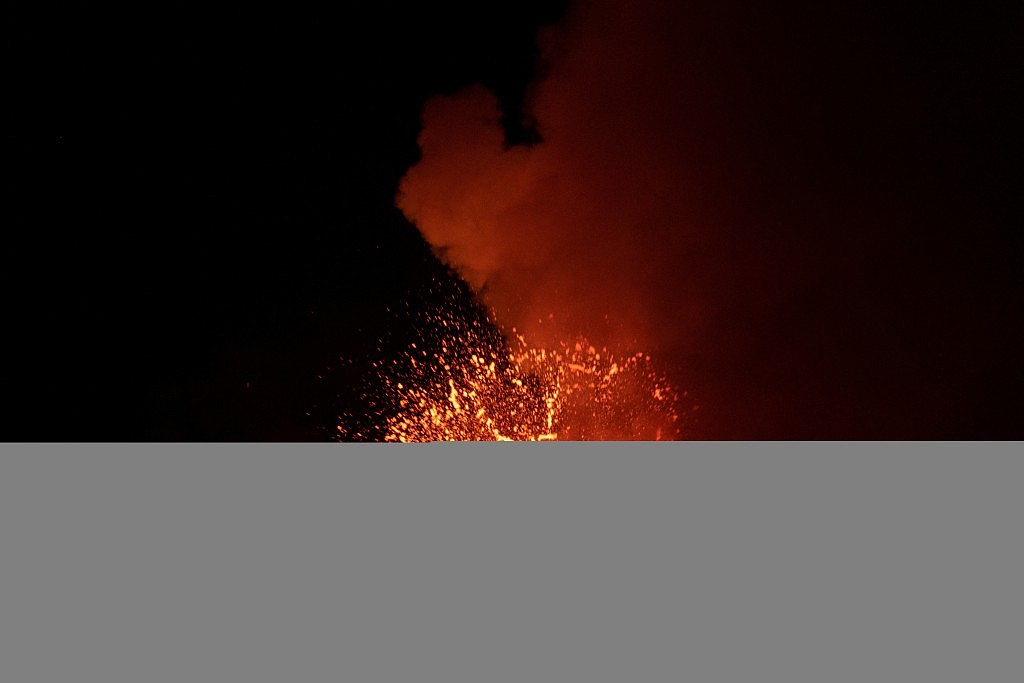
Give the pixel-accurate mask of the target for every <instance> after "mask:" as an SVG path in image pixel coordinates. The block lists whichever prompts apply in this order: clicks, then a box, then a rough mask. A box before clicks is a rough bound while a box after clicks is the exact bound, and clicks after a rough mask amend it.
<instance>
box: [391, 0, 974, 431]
mask: <svg viewBox="0 0 1024 683" xmlns="http://www.w3.org/2000/svg"><path fill="white" fill-rule="evenodd" d="M815 12H816V10H815V9H813V8H810V7H809V8H803V9H802V11H799V12H792V13H791V14H790V15H786V14H784V13H781V12H777V11H775V10H770V9H768V8H763V9H756V10H751V9H746V10H744V11H743V12H739V11H738V10H736V9H734V8H733V7H732V6H731V5H730V4H728V3H725V4H722V3H708V5H707V7H700V6H693V5H689V6H688V7H687V8H679V7H678V3H673V2H658V1H652V0H640V1H639V2H629V3H626V2H619V3H609V2H587V3H580V4H578V5H577V6H576V7H575V8H574V9H573V10H572V11H571V13H570V15H569V17H568V18H567V19H566V20H565V21H564V22H563V24H561V25H560V26H559V27H557V28H553V29H548V30H546V31H544V32H543V33H542V34H541V36H540V40H539V42H540V45H541V48H542V55H543V64H544V74H545V75H544V77H543V78H541V79H540V80H539V81H538V82H537V83H535V84H534V87H533V89H532V91H531V93H530V95H529V98H528V101H527V103H526V104H527V107H526V108H527V110H528V111H529V112H530V113H531V114H532V116H533V117H534V119H535V120H536V122H537V125H538V129H539V132H540V134H541V136H542V138H543V141H542V142H541V143H539V144H537V145H535V146H533V147H507V146H506V145H505V144H504V136H503V131H502V128H501V126H500V125H499V108H498V103H497V101H496V100H495V98H494V97H493V96H492V95H491V94H490V93H489V92H487V91H486V90H484V89H483V88H471V89H469V90H467V91H464V92H462V93H459V94H457V95H454V96H445V97H437V98H434V99H432V100H431V101H430V102H429V103H428V104H427V106H426V107H425V110H424V113H423V132H422V135H421V138H420V145H421V149H422V158H421V161H420V162H419V163H417V164H416V165H415V166H414V167H413V168H411V169H410V170H409V172H408V174H407V175H406V177H405V178H404V180H403V182H402V184H401V188H400V192H399V196H398V205H399V207H400V208H401V209H402V211H403V212H404V213H405V214H406V216H408V218H409V219H410V220H412V221H413V222H414V223H415V224H416V225H417V226H418V227H419V228H420V230H421V231H422V233H423V235H424V236H425V238H426V239H427V240H428V241H429V242H430V244H432V245H433V246H434V247H436V248H437V250H438V253H439V254H440V255H441V256H442V258H444V259H445V260H446V261H448V262H449V263H450V264H452V265H453V266H454V267H456V269H457V270H458V271H459V272H460V273H461V274H462V275H463V277H465V278H466V279H467V281H469V282H470V283H471V284H472V285H473V286H475V287H476V288H477V289H478V291H479V292H480V293H481V296H482V298H483V300H484V301H485V302H487V303H488V304H490V305H491V306H493V307H494V309H495V311H496V313H497V316H498V320H499V322H501V323H502V324H503V325H505V326H506V327H510V328H511V327H516V328H518V329H519V330H520V331H522V332H524V333H526V334H527V336H528V337H532V338H534V339H535V340H537V341H539V342H542V343H543V342H545V341H547V340H548V338H549V337H550V336H551V335H554V336H560V337H562V338H565V337H566V336H571V335H574V334H576V333H583V334H585V335H587V336H588V337H589V338H590V339H591V340H592V341H594V342H595V343H597V344H599V345H617V344H625V345H628V346H635V347H639V348H642V349H645V350H649V351H650V352H651V353H653V354H660V356H661V357H662V358H665V359H670V360H671V361H672V363H673V364H674V365H675V368H676V371H677V372H678V373H679V377H680V382H681V384H682V385H683V386H684V388H690V389H691V390H693V391H694V392H695V393H696V395H697V396H698V397H699V398H700V399H701V402H702V403H705V404H706V407H707V411H706V412H707V416H706V418H705V419H706V421H705V423H704V425H705V427H704V429H705V430H706V431H705V432H703V433H701V434H699V435H698V436H703V437H711V438H774V437H785V438H805V437H809V436H810V437H814V436H818V437H823V438H843V437H844V436H846V435H849V434H855V435H860V436H864V435H872V434H882V435H893V434H900V433H901V432H900V431H899V430H900V428H901V425H902V426H904V427H908V428H913V426H914V424H916V423H913V422H912V418H911V416H909V415H908V416H907V417H906V420H907V421H905V422H903V423H901V422H900V420H899V419H898V418H891V421H890V422H885V423H883V422H880V421H879V415H880V414H882V415H883V418H882V419H886V418H885V417H884V415H888V413H887V412H886V409H885V408H871V407H870V405H871V404H870V401H876V402H877V400H878V399H877V397H878V396H888V398H889V400H892V401H894V403H897V404H920V402H921V401H923V400H931V401H933V403H934V402H935V401H936V400H937V399H935V396H937V395H939V392H944V391H945V392H947V395H948V392H949V390H950V389H949V387H948V386H946V385H944V384H943V380H942V379H941V378H936V377H935V376H933V375H932V374H931V373H929V372H928V371H927V370H926V369H925V368H924V365H925V363H924V361H921V359H922V358H930V356H928V353H930V352H923V351H922V350H921V349H922V348H924V345H925V344H926V343H927V342H924V341H922V339H919V338H918V337H912V338H911V337H907V336H906V335H907V334H908V333H909V332H908V330H912V331H913V334H915V335H916V334H918V330H920V329H921V327H920V326H921V325H922V324H923V325H925V326H926V327H927V328H928V329H931V328H933V327H937V326H938V325H939V322H938V321H937V319H936V317H935V316H936V315H937V314H938V310H937V309H936V308H934V307H933V306H931V305H930V304H927V303H925V304H922V305H921V306H918V305H917V302H919V301H920V300H921V298H922V297H923V296H931V295H933V294H934V293H935V292H936V291H943V292H945V291H947V290H948V289H950V288H949V285H948V283H946V282H945V281H944V280H943V281H939V282H937V283H936V286H937V287H938V289H936V288H935V287H932V286H931V285H927V284H924V283H925V282H926V281H927V279H928V278H929V277H931V273H929V272H925V271H922V275H923V277H922V278H915V277H907V278H906V279H903V276H901V275H897V274H896V273H897V271H898V270H899V269H900V268H902V267H904V266H902V265H901V261H900V259H903V258H904V257H905V256H906V255H907V253H908V250H909V247H908V241H907V239H908V238H907V237H906V235H908V234H911V233H913V232H914V230H915V229H916V228H913V227H911V228H908V227H907V223H906V221H907V220H908V218H907V217H908V216H913V219H912V220H913V221H916V223H917V224H920V223H922V222H923V221H924V220H925V219H924V218H922V217H921V216H919V215H917V214H915V211H917V213H920V212H919V211H918V209H920V207H919V206H917V205H916V204H915V203H914V201H915V200H914V199H913V198H912V197H911V196H910V194H900V193H896V194H895V195H894V194H893V193H891V192H890V193H889V194H886V193H885V191H884V187H883V186H884V185H885V183H886V182H893V183H894V184H895V183H896V181H897V180H899V179H900V178H901V176H900V172H901V168H900V166H899V163H895V164H893V163H890V162H891V160H893V159H897V158H900V157H899V155H900V154H901V151H900V145H902V144H906V143H905V140H906V139H907V138H906V137H905V136H902V133H903V131H904V130H912V126H913V125H914V124H915V122H914V119H913V116H914V111H915V110H914V109H913V107H910V106H908V105H907V102H910V101H911V100H910V99H908V100H907V101H906V102H904V101H901V100H900V98H901V97H902V96H904V94H901V92H900V91H899V90H896V89H889V88H888V87H887V86H886V85H885V84H884V83H882V84H876V83H875V82H874V81H873V80H872V79H874V78H875V76H874V75H872V74H873V73H874V72H873V71H871V69H870V68H868V67H870V66H871V65H870V63H869V62H870V57H869V56H865V57H863V58H862V61H863V62H864V63H865V64H866V65H867V66H865V68H864V69H863V73H862V72H861V71H859V70H856V69H853V70H850V69H848V70H847V71H846V72H843V71H842V69H841V67H842V65H844V64H846V65H848V64H849V63H850V62H849V60H848V54H847V53H846V52H844V50H845V49H846V48H844V47H843V46H842V45H839V46H838V47H837V45H838V44H839V42H841V41H838V38H834V37H833V35H832V34H834V33H836V32H837V31H839V32H841V31H842V30H843V29H842V24H843V22H844V21H846V20H847V19H846V18H845V17H844V15H843V14H842V12H837V13H836V14H835V15H830V16H828V17H826V16H825V15H824V14H821V15H817V14H815ZM836 35H840V34H836ZM834 43H835V44H834ZM864 74H867V75H864ZM840 77H842V78H845V79H846V80H845V81H844V82H843V83H842V84H841V85H835V84H834V83H832V84H831V85H830V81H829V80H828V79H833V80H835V79H838V78H840ZM879 93H881V94H884V95H885V96H886V97H885V98H882V97H875V99H871V98H870V97H868V95H871V96H877V95H879ZM906 97H908V98H910V97H911V95H906ZM851 103H854V104H856V105H857V107H859V109H858V110H857V112H856V114H852V113H850V111H851V110H850V106H849V105H850V104H851ZM908 164H909V162H908ZM907 168H912V166H909V165H908V166H907ZM904 170H906V169H904ZM879 188H882V189H879ZM914 306H916V308H914V310H913V312H911V313H908V312H907V311H908V309H910V308H911V307H914ZM538 321H543V322H538ZM878 326H882V327H883V328H884V327H885V326H888V329H883V330H882V331H881V333H879V332H878V331H877V330H876V329H874V328H875V327H878ZM899 335H903V338H902V340H899V339H894V336H899ZM923 336H924V333H922V337H923ZM947 341H948V340H947ZM951 343H952V342H951ZM954 345H955V344H954ZM928 348H930V347H928ZM922 353H923V354H924V355H922ZM908 362H909V363H910V364H909V365H908ZM913 362H918V364H919V365H920V366H921V367H917V368H915V367H913ZM908 368H909V369H908ZM901 373H902V374H901ZM894 392H897V393H896V394H895V395H894ZM940 403H941V400H940ZM933 407H934V409H935V411H936V414H941V412H942V411H943V410H946V409H947V406H945V405H938V404H937V405H935V406H933ZM890 410H892V409H890ZM931 419H933V418H932V417H928V418H926V420H925V422H921V423H920V424H927V421H928V420H931ZM872 420H873V421H874V422H873V423H872V424H865V422H870V421H872ZM873 430H874V431H873Z"/></svg>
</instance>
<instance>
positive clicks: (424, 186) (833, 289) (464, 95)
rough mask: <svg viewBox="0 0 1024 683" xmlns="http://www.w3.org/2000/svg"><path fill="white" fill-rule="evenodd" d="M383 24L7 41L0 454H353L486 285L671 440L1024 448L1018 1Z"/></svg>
mask: <svg viewBox="0 0 1024 683" xmlns="http://www.w3.org/2000/svg"><path fill="white" fill-rule="evenodd" d="M366 5H367V6H366V7H359V8H355V7H349V6H347V5H346V4H343V3H335V4H334V6H333V7H332V8H326V9H325V8H324V7H320V8H317V9H301V8H298V7H296V6H294V5H291V4H288V5H281V6H280V7H277V8H274V9H261V8H256V7H254V6H244V7H239V8H235V9H231V10H228V9H217V10H212V9H210V8H209V7H205V6H203V7H198V8H185V7H184V6H183V5H175V6H173V7H170V8H164V9H156V8H153V7H151V6H149V5H146V6H145V7H141V6H140V7H139V8H137V9H135V10H131V11H128V12H127V13H123V12H109V13H105V14H104V13H103V12H100V11H97V10H94V9H85V8H80V7H78V6H77V4H72V3H68V4H64V5H58V6H56V7H53V8H51V9H50V10H47V11H46V12H45V13H36V14H34V15H33V16H19V17H14V18H12V19H10V20H7V21H5V22H4V27H3V29H2V31H3V34H4V43H3V49H4V61H5V63H6V64H7V65H8V67H7V71H8V75H7V77H6V78H5V80H4V85H3V91H4V98H3V99H4V102H5V104H4V121H5V125H4V142H3V144H4V152H3V163H4V166H5V174H4V175H5V178H6V181H5V187H4V195H5V198H4V201H3V217H4V218H3V235H4V240H5V248H4V250H3V254H4V268H3V308H2V315H3V338H4V350H5V352H4V354H3V362H2V365H0V386H2V391H3V397H4V398H3V401H4V406H3V413H2V414H3V419H2V421H0V424H2V431H0V439H2V440H7V441H20V440H29V441H40V440H57V441H66V440H70V441H139V440H142V441H163V440H170V441H211V440H212V441H224V440H226V441H266V440H273V441H307V440H326V439H332V438H335V436H336V422H337V416H338V415H339V414H341V413H342V412H346V411H351V410H354V409H358V407H359V405H360V404H359V400H360V394H361V392H362V389H360V382H361V381H363V379H364V378H365V375H366V371H367V367H366V366H367V365H368V364H369V359H371V358H376V357H379V356H380V355H381V354H383V355H387V354H388V353H389V352H391V351H392V350H394V349H399V348H402V347H404V345H405V344H407V343H408V342H410V341H413V340H415V339H416V338H417V335H418V334H419V333H420V332H419V331H418V330H419V328H418V327H417V326H416V324H414V319H415V317H416V316H415V313H416V310H417V308H418V307H420V308H421V307H425V306H429V305H430V302H431V300H432V298H438V299H443V300H445V301H448V302H451V301H456V302H464V303H465V306H466V310H467V315H469V313H468V312H469V311H471V310H472V305H471V301H470V298H471V294H470V292H471V286H472V287H481V286H483V285H484V284H486V287H485V288H484V291H485V294H484V298H485V300H486V301H487V302H488V303H489V304H494V305H496V306H498V307H499V308H500V307H502V306H506V307H507V310H510V311H517V312H514V313H511V314H509V315H510V316H512V318H514V317H515V316H517V315H518V316H523V317H524V318H525V317H529V316H532V315H534V314H535V313H536V312H537V311H538V310H540V309H541V308H543V309H544V310H548V308H551V309H557V310H559V312H561V310H562V309H563V308H564V310H565V311H568V314H567V315H566V316H562V315H561V314H560V316H559V320H560V321H565V324H566V325H569V326H572V325H577V324H578V325H583V326H586V325H587V324H588V321H593V320H594V319H596V318H600V317H601V314H602V313H608V312H611V313H612V315H613V318H614V317H615V315H618V316H620V318H621V319H622V320H624V321H625V323H624V324H626V326H627V328H628V330H629V331H631V332H633V333H635V337H636V338H637V339H638V340H639V341H640V343H642V345H643V346H644V347H645V348H647V349H649V350H651V352H652V353H653V354H655V355H657V356H658V357H659V358H661V359H662V360H663V361H664V362H665V363H667V364H668V365H669V366H670V367H671V368H672V372H674V373H676V374H675V377H676V378H677V381H678V383H679V385H680V386H681V387H682V388H685V389H687V390H688V391H689V392H690V395H691V396H692V397H694V398H693V400H695V401H697V402H699V403H700V406H701V420H700V421H699V422H696V423H695V424H694V425H693V426H692V428H691V431H689V432H687V433H686V434H684V438H686V437H689V438H695V439H915V440H917V439H1005V438H1013V439H1020V438H1024V420H1022V419H1021V417H1020V416H1021V415H1022V414H1024V412H1022V411H1024V400H1022V398H1021V396H1022V391H1021V386H1022V381H1024V372H1022V362H1021V359H1020V355H1021V354H1020V349H1021V348H1024V325H1022V321H1021V311H1022V310H1024V285H1022V272H1024V270H1022V269H1024V243H1022V239H1021V226H1022V225H1024V223H1022V220H1021V219H1022V217H1024V212H1022V210H1021V209H1022V207H1021V198H1022V197H1024V192H1022V191H1024V182H1022V181H1024V173H1022V170H1021V159H1022V158H1024V157H1022V153H1024V145H1022V144H1021V143H1022V136H1021V133H1020V130H1019V127H1020V122H1021V121H1024V111H1022V107H1021V105H1020V99H1021V98H1020V94H1019V91H1020V88H1021V84H1022V82H1024V79H1022V76H1024V73H1022V69H1021V66H1022V64H1024V43H1022V40H1021V37H1020V36H1021V35H1022V34H1024V10H1022V9H1021V8H1020V7H1019V6H1016V5H1015V4H1014V3H1002V5H1001V6H996V7H992V8H984V9H983V8H981V7H980V6H978V5H977V4H970V3H962V4H961V5H960V6H950V5H949V4H948V3H924V2H910V3H906V2H896V3H878V6H876V7H868V6H865V4H864V3H859V2H852V1H849V2H846V1H840V2H825V3H822V2H803V1H798V2H796V3H785V5H786V7H785V9H780V8H778V7H774V6H769V5H766V4H765V3H743V2H699V3H669V2H657V1H652V0H643V1H641V2H637V3H626V2H619V3H608V2H604V3H596V5H598V6H597V7H596V8H595V7H589V6H582V5H581V6H577V5H573V6H572V7H571V8H569V7H568V4H567V3H565V2H554V3H551V2H541V1H540V0H528V1H525V2H524V1H523V0H517V1H516V2H505V1H501V0H499V1H496V2H489V3H467V4H465V5H463V4H458V3H451V2H443V1H442V2H435V3H395V2H377V3H366ZM541 27H545V28H543V29H542V30H541V32H540V38H539V39H538V29H540V28H541ZM481 86H482V87H481ZM467 89H468V90H467ZM438 95H441V96H445V97H442V98H441V99H437V98H436V97H435V96H438ZM432 98H433V99H432ZM425 106H426V110H424V107H425ZM424 111H426V115H424ZM424 123H425V124H426V129H424V128H423V124H424ZM424 130H425V131H426V132H427V133H428V134H430V135H431V136H432V137H429V138H428V137H424V138H423V140H424V144H425V146H424V148H423V152H422V157H421V149H420V147H419V145H418V140H420V135H421V131H424ZM494 131H499V135H498V137H497V138H494ZM495 139H497V140H498V142H496V143H495V142H494V140H495ZM427 141H432V142H430V143H429V144H431V145H432V146H430V147H428V146H427ZM421 158H422V163H421V164H419V165H417V162H420V161H421ZM517 159H523V160H525V161H517ZM411 169H412V170H411ZM538 169H539V170H538ZM407 174H408V175H407ZM403 178H405V179H406V180H405V181H403ZM492 178H493V180H494V182H493V183H489V184H488V182H486V181H487V180H488V179H492ZM548 178H553V179H555V181H553V182H551V183H549V182H546V181H545V182H540V180H539V179H548ZM515 179H519V180H522V184H521V185H516V184H515V182H514V181H515ZM403 183H404V184H403ZM535 185H536V186H539V187H541V188H542V189H544V190H545V192H546V194H545V193H541V194H538V193H537V192H539V190H537V191H535V190H533V189H529V188H533V187H534V186H535ZM400 187H401V188H402V189H403V192H404V193H405V194H404V196H405V197H407V198H409V199H408V201H406V203H404V204H403V205H402V207H401V208H399V206H398V205H396V194H397V193H398V192H399V189H400ZM523 187H526V188H527V189H522V188H523ZM508 188H520V189H519V190H516V191H518V192H520V193H519V194H515V192H514V191H513V189H508ZM488 193H489V194H488ZM502 193H505V194H502ZM509 193H511V194H509ZM513 195H514V196H513ZM495 198H496V199H495ZM492 200H493V201H492ZM495 201H496V202H498V203H499V204H500V203H501V202H502V201H507V203H508V204H509V207H510V208H508V207H505V206H504V204H502V207H503V209H502V210H503V211H504V209H505V208H508V211H507V212H505V213H501V214H500V216H498V214H494V215H492V214H491V213H488V212H489V211H491V209H490V208H488V207H492V206H494V205H495V203H494V202H495ZM453 207H454V208H453ZM481 207H483V208H481ZM495 216H497V217H495ZM445 217H447V218H445ZM453 217H454V218H453ZM410 218H414V219H416V220H418V221H419V222H422V223H423V226H421V227H424V226H426V227H425V233H427V237H428V238H429V239H430V240H432V241H434V242H435V245H436V246H446V247H450V248H448V249H446V250H442V251H437V250H434V249H432V247H431V244H429V243H428V241H427V239H425V238H424V236H423V235H422V234H421V232H420V230H418V229H417V226H416V225H414V224H413V223H412V222H410ZM442 219H444V220H442ZM462 219H465V220H466V221H470V223H471V224H472V225H478V224H479V225H483V226H484V227H483V228H482V232H474V233H473V236H472V238H473V239H477V237H478V236H479V235H480V234H483V235H490V238H489V240H488V243H489V244H496V245H500V244H504V243H507V244H508V247H507V248H504V247H503V248H496V249H495V250H494V252H493V253H492V252H487V254H486V257H484V256H481V254H482V252H481V251H480V248H479V247H473V246H472V244H471V245H470V246H469V247H465V248H464V247H463V246H460V243H458V239H459V238H458V236H457V235H456V236H453V235H450V234H448V233H446V232H445V231H446V230H448V229H449V228H450V226H451V225H453V223H452V222H451V220H455V221H458V220H462ZM492 219H493V220H492ZM446 220H447V221H448V222H445V221H446ZM516 221H519V222H518V223H517V222H516ZM470 223H467V225H468V224H470ZM437 225H440V227H436V226H437ZM431 226H435V227H436V229H435V228H432V227H431ZM524 226H529V227H524ZM431 230H433V231H432V232H431ZM524 230H525V231H526V232H524ZM488 231H491V232H488ZM510 235H512V236H511V237H510ZM471 242H472V240H471ZM523 244H527V245H529V244H537V245H542V246H540V247H538V248H537V249H532V248H530V249H523ZM439 257H440V258H439ZM441 259H443V261H442V260H441ZM460 276H461V277H462V279H460ZM463 279H465V280H466V281H468V282H469V284H467V283H466V282H464V281H463ZM517 282H523V283H530V284H529V285H527V284H524V285H523V287H522V288H519V287H518V285H517V284H516V283H517ZM538 283H541V284H542V285H543V284H544V283H548V285H550V286H545V287H543V288H541V287H540V286H538ZM551 283H561V285H558V284H551ZM527 287H537V288H538V291H541V294H539V295H537V296H534V297H532V298H531V299H530V300H529V301H527V302H525V303H524V302H523V301H520V300H519V299H516V300H515V301H512V300H511V298H512V297H513V295H514V296H518V295H519V293H520V292H522V291H525V289H526V288H527ZM603 288H604V289H603ZM624 292H628V294H629V296H626V295H625V294H624ZM563 295H564V296H565V297H568V298H569V300H570V301H569V303H566V302H565V301H560V299H559V297H561V296H563ZM631 302H633V303H631ZM634 304H635V305H634ZM517 306H518V308H516V307H517ZM538 307H539V308H538ZM535 309H536V310H535ZM574 316H575V317H574ZM512 318H509V319H510V320H511V319H512ZM597 334H598V335H600V334H601V333H600V332H597ZM612 336H615V335H612ZM382 340H383V341H382ZM378 347H380V348H378Z"/></svg>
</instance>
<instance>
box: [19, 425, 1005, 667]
mask: <svg viewBox="0 0 1024 683" xmlns="http://www.w3.org/2000/svg"><path fill="white" fill-rule="evenodd" d="M1022 451H1024V449H1022V448H1021V444H831V445H828V444H770V445H754V444H695V445H694V444H671V445H652V444H639V445H638V444H603V445H601V446H589V447H583V446H581V445H565V444H545V445H527V444H515V445H511V444H500V445H492V446H484V445H462V446H455V447H446V446H440V445H434V446H412V447H400V446H380V445H363V446H351V445H346V446H337V445H329V446H285V445H277V446H230V445H217V446H211V445H191V446H186V445H179V446H155V445H146V446H124V445H123V446H96V445H93V446H76V445H62V446H55V445H31V446H28V445H26V446H15V445H10V444H8V445H0V679H2V680H4V681H11V682H12V683H35V682H39V683H63V682H65V681H67V682H74V683H81V682H85V681H97V682H102V683H119V682H121V681H124V682H129V681H130V682H132V683H137V682H150V681H168V682H170V681H173V682H175V683H180V682H183V681H217V682H218V683H221V682H226V681H244V682H245V683H252V682H255V681H273V682H282V681H288V682H289V683H302V682H306V681H310V682H313V681H316V682H320V681H332V682H337V681H353V682H354V683H374V682H378V681H379V682H381V683H405V682H416V683H420V682H423V681H439V682H444V683H460V682H462V681H466V682H473V683H491V682H504V681H516V682H518V683H523V682H531V681H537V682H545V683H547V682H558V683H562V682H564V681H586V682H588V683H592V682H596V681H614V682H617V683H647V682H651V683H654V682H658V683H661V682H669V681H672V682H678V681H694V682H695V683H714V682H719V681H721V682H723V683H744V682H746V681H751V682H757V683H762V682H764V681H780V682H785V683H800V682H803V681H807V682H809V683H810V682H814V683H821V682H831V681H856V682H858V683H863V682H865V681H900V682H901V683H903V682H908V681H926V682H928V683H935V682H938V681H951V682H953V681H955V682H957V683H963V682H964V681H971V682H972V683H981V682H987V681H993V682H994V681H1008V682H1009V681H1013V682H1016V681H1019V680H1021V678H1022V676H1024V585H1022V582H1024V581H1022V579H1024V564H1022V559H1024V550H1022V545H1024V543H1022V541H1024V496H1022V495H1021V488H1022V484H1024V460H1022V458H1024V456H1022Z"/></svg>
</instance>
